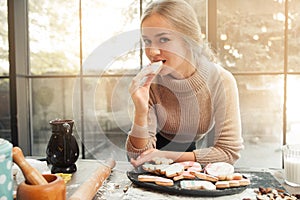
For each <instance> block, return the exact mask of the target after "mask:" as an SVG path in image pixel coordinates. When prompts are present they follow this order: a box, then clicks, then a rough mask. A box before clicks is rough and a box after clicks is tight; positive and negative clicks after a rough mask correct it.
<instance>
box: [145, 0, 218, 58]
mask: <svg viewBox="0 0 300 200" xmlns="http://www.w3.org/2000/svg"><path fill="white" fill-rule="evenodd" d="M154 13H156V14H159V15H160V16H162V17H163V18H164V19H165V20H167V21H168V22H169V23H170V24H171V25H172V26H173V27H174V29H175V30H176V31H178V32H179V33H180V34H182V35H183V38H184V39H185V41H186V42H187V44H188V45H189V46H190V48H191V52H192V55H193V59H194V60H193V62H194V64H200V63H201V58H203V56H204V57H205V58H207V59H208V60H209V61H214V62H215V61H216V58H215V55H214V54H213V52H212V50H211V49H210V47H209V45H208V43H205V42H204V41H203V38H202V34H201V27H200V24H199V22H198V19H197V15H196V13H195V11H194V9H193V8H192V7H191V5H190V4H188V3H187V2H186V1H184V0H156V1H154V2H152V3H151V4H150V5H148V7H147V8H146V9H145V11H144V13H143V15H142V18H141V24H142V23H143V21H144V20H145V19H146V18H148V17H150V16H151V15H152V14H154Z"/></svg>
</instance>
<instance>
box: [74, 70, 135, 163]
mask: <svg viewBox="0 0 300 200" xmlns="http://www.w3.org/2000/svg"><path fill="white" fill-rule="evenodd" d="M131 79H132V77H130V76H126V75H125V76H120V77H99V78H89V79H85V80H84V82H83V83H84V84H83V91H84V95H83V98H84V99H83V102H84V144H85V147H86V150H87V152H88V154H87V157H88V158H89V157H92V158H98V159H103V158H107V157H108V156H112V157H113V158H114V159H116V160H126V159H127V158H126V152H125V150H124V147H125V146H124V145H125V140H126V137H127V132H128V131H129V129H130V127H131V122H132V120H131V116H132V114H131V112H132V111H133V107H132V106H131V100H130V96H129V93H128V86H129V83H130V81H131ZM75 104H76V103H75ZM74 109H76V108H74ZM74 113H75V114H77V116H78V112H77V111H75V112H74Z"/></svg>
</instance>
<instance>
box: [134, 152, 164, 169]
mask: <svg viewBox="0 0 300 200" xmlns="http://www.w3.org/2000/svg"><path fill="white" fill-rule="evenodd" d="M157 152H158V150H157V149H148V150H146V151H144V152H143V153H141V155H140V156H139V157H137V159H136V160H134V159H131V160H130V162H131V164H132V165H133V166H135V167H138V166H140V165H142V164H144V163H145V162H149V161H152V159H153V158H154V157H156V156H157V155H156V154H157Z"/></svg>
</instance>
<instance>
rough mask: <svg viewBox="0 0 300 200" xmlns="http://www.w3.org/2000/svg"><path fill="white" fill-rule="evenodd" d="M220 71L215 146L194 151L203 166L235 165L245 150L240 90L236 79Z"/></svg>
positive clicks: (216, 87) (216, 104)
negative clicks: (226, 163)
mask: <svg viewBox="0 0 300 200" xmlns="http://www.w3.org/2000/svg"><path fill="white" fill-rule="evenodd" d="M219 70H220V76H219V79H220V82H219V84H218V85H217V86H215V88H213V89H214V90H212V91H214V92H215V95H214V96H215V99H214V102H213V105H214V119H215V141H214V146H212V147H209V148H204V149H197V150H194V153H195V157H196V160H197V161H198V162H200V163H201V164H207V163H210V162H220V161H223V162H228V163H231V164H233V163H235V162H236V160H237V159H238V158H239V157H240V154H239V152H240V150H241V149H243V139H242V135H241V119H240V109H239V98H238V90H237V85H236V82H235V79H234V77H233V76H232V74H230V73H229V72H227V71H225V70H224V69H219Z"/></svg>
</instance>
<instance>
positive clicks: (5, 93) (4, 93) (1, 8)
mask: <svg viewBox="0 0 300 200" xmlns="http://www.w3.org/2000/svg"><path fill="white" fill-rule="evenodd" d="M7 13H8V12H7V2H6V1H0V23H1V26H2V28H1V29H0V102H1V106H0V138H4V139H6V140H8V141H11V139H12V138H11V130H10V109H9V108H10V98H9V80H10V79H9V77H8V74H9V62H8V24H7V16H8V14H7Z"/></svg>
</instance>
